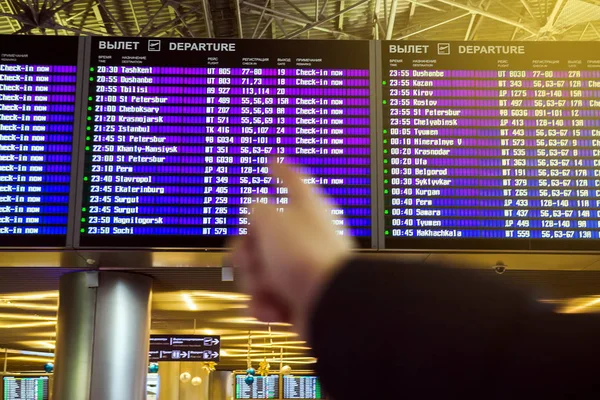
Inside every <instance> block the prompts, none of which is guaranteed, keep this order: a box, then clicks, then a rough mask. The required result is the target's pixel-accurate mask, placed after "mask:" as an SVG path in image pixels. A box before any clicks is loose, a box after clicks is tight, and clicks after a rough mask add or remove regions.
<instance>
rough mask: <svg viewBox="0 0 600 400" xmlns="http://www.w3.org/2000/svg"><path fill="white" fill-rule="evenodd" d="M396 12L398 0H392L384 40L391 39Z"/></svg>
mask: <svg viewBox="0 0 600 400" xmlns="http://www.w3.org/2000/svg"><path fill="white" fill-rule="evenodd" d="M397 12H398V0H392V8H391V10H390V18H389V20H388V24H387V31H386V33H385V40H391V39H392V35H393V34H394V24H395V23H396V13H397Z"/></svg>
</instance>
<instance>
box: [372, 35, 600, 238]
mask: <svg viewBox="0 0 600 400" xmlns="http://www.w3.org/2000/svg"><path fill="white" fill-rule="evenodd" d="M381 59H382V71H381V73H382V81H381V82H380V84H381V87H382V93H383V99H381V101H382V103H383V105H382V107H383V115H382V118H383V123H382V126H381V132H380V135H381V137H382V138H383V139H382V140H383V146H382V147H383V154H382V162H381V164H380V168H381V169H382V170H383V176H382V178H381V179H382V180H383V182H381V183H383V186H382V188H381V189H380V190H381V191H382V192H383V211H384V222H385V224H384V227H383V229H382V231H383V232H382V234H383V235H382V236H383V237H384V238H385V248H388V249H390V248H391V249H394V248H405V249H411V248H413V249H415V248H428V249H438V248H441V249H449V248H459V249H524V250H526V249H531V250H536V249H539V250H561V249H562V250H598V249H600V245H599V243H600V241H598V239H600V225H599V224H600V178H599V177H600V157H599V156H600V100H599V99H600V44H598V43H581V42H575V43H560V42H559V43H557V42H526V43H516V42H510V43H495V42H482V43H479V42H468V43H466V42H449V43H448V42H390V41H386V42H382V47H381Z"/></svg>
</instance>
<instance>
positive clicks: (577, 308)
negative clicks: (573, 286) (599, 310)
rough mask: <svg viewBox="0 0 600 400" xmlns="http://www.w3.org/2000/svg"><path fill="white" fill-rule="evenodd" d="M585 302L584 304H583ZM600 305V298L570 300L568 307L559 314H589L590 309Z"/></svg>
mask: <svg viewBox="0 0 600 400" xmlns="http://www.w3.org/2000/svg"><path fill="white" fill-rule="evenodd" d="M582 302H583V303H582ZM598 304H600V297H591V298H590V297H583V298H576V299H572V300H569V301H568V302H567V305H566V306H565V307H563V308H561V309H560V310H558V312H560V313H564V314H577V313H583V312H589V311H590V310H588V309H589V308H590V307H593V306H595V305H598Z"/></svg>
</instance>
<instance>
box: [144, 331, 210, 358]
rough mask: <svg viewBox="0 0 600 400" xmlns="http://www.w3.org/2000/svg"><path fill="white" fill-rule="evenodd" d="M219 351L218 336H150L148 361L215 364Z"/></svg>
mask: <svg viewBox="0 0 600 400" xmlns="http://www.w3.org/2000/svg"><path fill="white" fill-rule="evenodd" d="M220 349H221V338H220V336H199V335H181V336H173V335H152V336H150V361H213V362H217V361H219V350H220Z"/></svg>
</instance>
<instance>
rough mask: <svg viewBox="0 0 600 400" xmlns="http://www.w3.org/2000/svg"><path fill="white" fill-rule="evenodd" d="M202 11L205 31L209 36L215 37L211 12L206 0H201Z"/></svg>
mask: <svg viewBox="0 0 600 400" xmlns="http://www.w3.org/2000/svg"><path fill="white" fill-rule="evenodd" d="M202 13H203V14H204V23H205V24H206V33H207V34H208V37H209V38H214V37H215V29H214V26H213V21H212V14H211V10H210V4H209V3H208V0H202Z"/></svg>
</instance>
